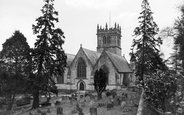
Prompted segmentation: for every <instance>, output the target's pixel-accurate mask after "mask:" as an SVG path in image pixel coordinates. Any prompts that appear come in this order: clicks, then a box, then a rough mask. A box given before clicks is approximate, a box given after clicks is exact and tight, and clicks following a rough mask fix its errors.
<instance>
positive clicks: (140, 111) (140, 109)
mask: <svg viewBox="0 0 184 115" xmlns="http://www.w3.org/2000/svg"><path fill="white" fill-rule="evenodd" d="M143 109H144V89H142V93H141V97H140V100H139V106H138V109H137V115H143Z"/></svg>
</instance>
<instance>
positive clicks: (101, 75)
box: [94, 69, 108, 98]
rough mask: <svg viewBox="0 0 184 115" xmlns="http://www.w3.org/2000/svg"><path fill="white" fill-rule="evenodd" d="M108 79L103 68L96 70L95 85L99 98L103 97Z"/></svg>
mask: <svg viewBox="0 0 184 115" xmlns="http://www.w3.org/2000/svg"><path fill="white" fill-rule="evenodd" d="M107 80H108V79H107V74H106V73H105V72H104V71H103V69H100V70H96V71H95V75H94V87H95V90H96V92H97V93H98V98H102V97H101V96H102V95H101V94H102V92H103V91H104V90H105V88H106V86H107Z"/></svg>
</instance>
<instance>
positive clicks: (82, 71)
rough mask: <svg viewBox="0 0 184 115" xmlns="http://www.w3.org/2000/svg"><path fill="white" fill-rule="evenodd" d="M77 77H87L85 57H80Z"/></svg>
mask: <svg viewBox="0 0 184 115" xmlns="http://www.w3.org/2000/svg"><path fill="white" fill-rule="evenodd" d="M77 77H78V78H86V63H85V61H84V59H82V58H79V61H78V65H77Z"/></svg>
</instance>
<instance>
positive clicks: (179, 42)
mask: <svg viewBox="0 0 184 115" xmlns="http://www.w3.org/2000/svg"><path fill="white" fill-rule="evenodd" d="M180 10H181V13H182V14H181V16H180V17H179V18H178V19H177V20H176V22H175V30H176V31H177V35H176V38H175V43H174V44H175V47H177V48H178V50H179V57H180V60H181V61H182V68H184V39H183V38H184V5H183V6H182V7H181V8H180Z"/></svg>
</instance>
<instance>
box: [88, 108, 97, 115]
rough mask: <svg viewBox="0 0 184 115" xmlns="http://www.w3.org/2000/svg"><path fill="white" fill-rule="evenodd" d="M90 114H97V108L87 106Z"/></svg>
mask: <svg viewBox="0 0 184 115" xmlns="http://www.w3.org/2000/svg"><path fill="white" fill-rule="evenodd" d="M89 112H90V115H97V108H94V107H92V108H89Z"/></svg>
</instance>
